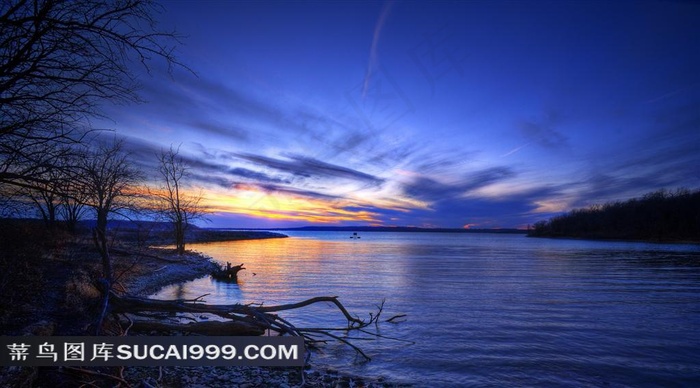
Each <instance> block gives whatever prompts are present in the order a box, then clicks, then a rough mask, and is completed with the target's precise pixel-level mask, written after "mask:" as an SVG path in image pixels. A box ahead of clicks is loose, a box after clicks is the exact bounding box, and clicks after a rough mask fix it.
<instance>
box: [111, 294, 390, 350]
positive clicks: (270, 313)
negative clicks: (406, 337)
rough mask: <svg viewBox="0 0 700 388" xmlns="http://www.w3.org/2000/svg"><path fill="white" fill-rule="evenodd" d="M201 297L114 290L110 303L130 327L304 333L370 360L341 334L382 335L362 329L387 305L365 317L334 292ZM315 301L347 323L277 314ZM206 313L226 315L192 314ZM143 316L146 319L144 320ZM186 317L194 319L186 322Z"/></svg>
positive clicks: (238, 333)
mask: <svg viewBox="0 0 700 388" xmlns="http://www.w3.org/2000/svg"><path fill="white" fill-rule="evenodd" d="M200 299H201V297H200V298H196V299H191V300H155V299H145V298H138V297H133V296H123V295H117V294H116V293H111V296H110V306H111V308H112V312H113V313H115V314H121V315H123V316H125V317H126V319H128V321H129V323H130V326H129V327H130V329H131V330H135V331H148V332H150V331H165V332H172V331H174V332H187V333H194V334H201V335H232V336H243V335H262V334H264V333H270V334H273V335H275V334H276V335H292V336H302V337H304V339H305V341H306V344H307V345H308V346H313V345H314V344H316V343H325V342H327V340H328V339H331V340H336V341H339V342H342V343H344V344H346V345H348V346H350V347H351V348H353V349H354V350H355V351H356V352H357V353H358V354H360V355H361V356H362V357H364V358H365V359H366V360H369V359H370V357H369V356H367V355H366V354H365V353H364V352H363V351H362V350H361V349H360V348H358V347H357V346H355V345H353V344H352V343H350V341H349V340H348V339H347V337H345V338H344V337H342V336H341V335H340V334H342V333H343V332H345V333H347V332H349V331H353V330H357V331H359V332H362V333H364V334H367V335H370V336H375V337H380V336H379V335H375V334H372V333H371V332H368V331H366V330H362V329H363V328H366V327H367V326H369V325H371V324H377V323H378V322H379V317H380V315H381V312H382V309H383V305H384V303H383V302H382V304H381V305H380V306H377V308H378V311H377V313H376V315H375V314H370V315H369V319H367V320H362V319H360V318H358V317H356V316H352V315H351V314H350V313H349V312H348V311H347V309H346V308H345V307H344V306H343V305H342V303H340V301H339V300H338V298H337V297H334V296H322V297H316V298H311V299H307V300H305V301H302V302H299V303H291V304H283V305H273V306H259V305H250V304H230V305H210V304H205V303H202V302H201V300H200ZM316 303H331V304H332V305H334V306H335V307H336V308H337V309H338V311H339V312H340V313H341V314H342V315H343V317H344V318H345V320H346V321H347V325H346V326H344V327H336V328H327V327H326V328H324V327H321V328H318V327H316V328H303V327H296V326H295V325H293V324H292V323H290V322H288V321H287V320H285V319H283V318H282V317H280V316H278V315H277V314H276V313H277V312H279V311H285V310H292V309H299V308H303V307H306V306H309V305H312V304H316ZM176 314H180V315H176ZM182 314H189V315H182ZM204 314H211V315H215V316H217V317H219V318H223V319H224V321H196V320H195V319H193V318H192V315H194V316H196V317H203V315H204ZM131 317H140V318H142V319H137V320H132V318H131ZM143 318H146V319H145V320H144V319H143ZM395 318H396V317H393V318H390V319H388V320H387V321H390V322H391V321H393V320H394V319H395ZM187 319H189V320H194V321H195V322H190V323H186V322H184V321H185V320H187ZM324 338H325V339H324Z"/></svg>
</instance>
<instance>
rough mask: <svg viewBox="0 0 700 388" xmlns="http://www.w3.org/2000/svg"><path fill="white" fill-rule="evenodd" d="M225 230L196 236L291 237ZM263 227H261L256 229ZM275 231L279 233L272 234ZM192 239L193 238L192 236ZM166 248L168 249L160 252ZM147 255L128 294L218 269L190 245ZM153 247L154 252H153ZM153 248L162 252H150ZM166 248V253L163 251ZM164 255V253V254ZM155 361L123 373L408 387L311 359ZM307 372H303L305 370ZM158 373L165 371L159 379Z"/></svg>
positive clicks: (142, 378) (172, 382)
mask: <svg viewBox="0 0 700 388" xmlns="http://www.w3.org/2000/svg"><path fill="white" fill-rule="evenodd" d="M223 233H227V232H223V231H221V232H220V233H217V235H216V236H214V237H215V238H216V239H215V240H211V238H212V236H211V235H209V236H206V237H208V238H210V240H207V241H196V243H208V242H223V241H239V240H252V239H266V238H281V237H282V236H283V237H287V236H284V235H281V236H280V235H279V234H275V233H270V234H269V235H265V236H257V235H256V236H255V237H252V238H243V236H240V235H239V236H235V238H233V239H224V238H223V237H224V234H223ZM257 233H261V232H256V234H257ZM270 235H276V236H270ZM190 243H194V241H190ZM160 250H165V252H158V251H160ZM148 251H149V254H148V256H144V257H146V258H147V259H148V260H146V261H144V262H143V263H142V265H143V268H142V269H143V271H142V272H141V273H139V274H137V275H136V276H133V278H131V279H129V280H128V281H127V282H125V286H126V287H127V289H128V290H129V293H130V294H133V295H134V296H139V297H148V296H150V295H153V294H154V293H156V292H158V291H159V290H160V289H162V288H164V287H167V286H169V285H173V284H177V283H181V282H186V281H189V280H194V279H197V278H201V277H204V276H207V275H209V274H210V273H211V271H212V269H215V268H216V266H217V264H216V263H215V261H214V258H212V257H209V256H206V255H204V254H202V253H199V252H196V251H191V250H188V251H186V253H185V254H184V255H182V256H177V255H176V254H175V253H174V252H172V251H170V250H167V249H164V248H156V247H149V248H148ZM154 251H155V252H154ZM150 253H159V254H158V255H155V254H153V255H151V254H150ZM163 253H164V254H163ZM161 256H162V257H161ZM154 368H155V367H127V368H125V378H128V379H129V381H133V382H134V383H141V382H146V383H150V384H151V385H154V386H158V385H161V386H191V385H196V386H198V387H220V386H222V385H224V386H238V387H248V388H252V387H260V386H278V387H288V388H289V387H301V386H304V387H366V388H380V387H381V388H386V387H409V386H410V385H408V384H405V383H403V384H401V383H393V382H389V381H386V380H384V379H383V378H381V377H380V378H372V377H364V376H356V375H350V374H345V373H341V372H338V371H336V370H333V369H331V368H328V367H324V366H322V365H315V364H313V360H312V362H311V363H309V364H307V365H306V366H305V367H304V368H303V369H300V368H299V367H287V368H283V367H244V366H230V367H163V368H162V371H158V370H157V368H155V369H154ZM302 372H303V377H302V375H301V373H302ZM154 376H161V378H160V381H157V380H156V379H155V377H154Z"/></svg>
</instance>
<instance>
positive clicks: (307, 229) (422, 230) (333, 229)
mask: <svg viewBox="0 0 700 388" xmlns="http://www.w3.org/2000/svg"><path fill="white" fill-rule="evenodd" d="M202 230H211V231H241V232H243V231H251V232H261V231H280V232H285V231H288V232H399V233H497V234H526V233H528V231H527V230H526V229H514V228H503V229H463V228H417V227H409V226H302V227H298V228H202Z"/></svg>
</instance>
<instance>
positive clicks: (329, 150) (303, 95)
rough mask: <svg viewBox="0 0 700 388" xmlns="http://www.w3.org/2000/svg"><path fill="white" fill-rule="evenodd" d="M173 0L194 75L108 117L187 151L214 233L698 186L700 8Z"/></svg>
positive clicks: (430, 215) (440, 215) (497, 216)
mask: <svg viewBox="0 0 700 388" xmlns="http://www.w3.org/2000/svg"><path fill="white" fill-rule="evenodd" d="M162 5H163V10H162V12H161V13H160V14H159V15H158V18H157V19H158V22H159V25H160V26H162V27H163V28H165V29H174V30H176V31H177V32H178V34H179V35H181V36H182V38H181V41H182V43H183V45H182V47H180V48H179V52H178V58H179V60H180V61H181V62H182V63H183V64H185V65H186V66H188V67H189V68H191V69H192V72H190V71H188V70H187V69H183V68H181V67H175V68H174V69H173V71H172V73H168V71H166V69H165V66H163V67H159V65H158V64H157V63H156V64H155V65H154V66H153V67H152V68H151V71H150V74H145V73H144V74H143V75H142V76H141V77H140V81H141V82H142V84H143V87H142V88H141V90H140V95H141V96H142V98H143V99H144V102H143V103H141V104H137V105H128V106H121V105H117V106H106V107H105V110H106V115H105V116H106V117H109V120H107V119H105V120H102V121H100V120H97V119H96V120H94V122H93V123H92V124H93V126H95V127H96V128H103V129H110V130H114V132H115V133H116V135H117V136H119V137H123V138H124V139H125V140H124V141H125V145H126V148H127V150H128V151H130V152H131V155H132V159H133V160H134V162H136V163H138V164H140V165H141V166H142V167H143V171H146V172H148V171H153V165H154V163H155V161H154V157H153V155H154V154H155V153H156V152H158V151H159V150H161V149H165V148H168V147H170V146H171V145H173V146H175V147H177V146H180V155H181V156H182V157H183V158H185V160H186V161H187V162H188V163H189V165H190V167H191V170H190V172H191V174H192V178H191V180H190V183H191V186H192V187H195V188H197V189H199V188H201V189H202V190H203V193H204V200H203V204H204V205H206V206H207V208H208V209H209V211H210V212H211V213H210V214H209V216H208V218H209V219H210V220H211V222H210V223H201V225H202V226H211V227H240V228H270V227H295V226H304V225H312V224H323V225H336V226H346V225H382V226H418V227H448V228H463V227H464V228H477V229H478V228H525V227H527V225H530V224H533V223H535V222H537V221H539V220H543V219H547V218H549V217H551V216H553V215H556V214H559V213H561V212H564V211H568V210H571V209H573V208H577V207H583V206H589V205H592V204H596V203H603V202H606V201H616V200H625V199H628V198H631V197H635V196H640V195H643V194H645V193H647V192H651V191H654V190H658V189H662V188H665V189H671V190H673V189H677V188H689V189H695V188H698V187H700V169H698V166H700V153H698V151H697V150H698V149H700V128H699V127H700V72H698V71H697V69H700V46H699V45H698V36H700V23H698V20H699V19H698V18H699V16H700V7H699V6H698V5H697V4H694V3H690V2H672V1H667V2H657V1H639V2H634V1H619V2H611V3H610V2H544V1H523V2H513V1H497V2H485V1H484V2H482V1H465V2H447V1H438V2H406V1H388V2H360V1H346V2H321V1H312V2H274V3H265V2H238V1H236V2H224V1H211V2H204V3H194V2H176V1H166V2H164V3H163V4H162ZM135 68H136V67H135ZM137 71H143V70H142V69H141V70H137ZM110 136H112V134H111V132H110ZM148 174H150V173H148ZM151 175H153V174H150V175H148V176H147V180H150V181H152V180H154V177H153V176H151Z"/></svg>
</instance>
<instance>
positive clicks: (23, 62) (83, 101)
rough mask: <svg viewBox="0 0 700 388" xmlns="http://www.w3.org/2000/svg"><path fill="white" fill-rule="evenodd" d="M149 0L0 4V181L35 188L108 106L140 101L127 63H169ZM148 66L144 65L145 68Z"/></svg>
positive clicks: (166, 41) (170, 37)
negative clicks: (67, 145)
mask: <svg viewBox="0 0 700 388" xmlns="http://www.w3.org/2000/svg"><path fill="white" fill-rule="evenodd" d="M157 10H158V8H157V6H156V5H155V4H154V3H153V2H152V1H151V0H71V1H56V0H3V1H0V184H12V185H16V186H33V185H34V183H36V182H42V181H43V178H42V174H43V173H44V172H46V171H47V170H50V169H52V168H53V167H54V166H53V161H55V160H56V159H57V158H58V157H60V156H61V152H62V151H65V148H62V147H56V145H57V144H71V143H75V142H80V141H82V140H83V137H84V134H85V132H86V130H85V129H83V128H87V126H88V125H89V119H90V118H92V117H96V116H100V115H101V114H100V109H99V108H100V104H101V103H103V102H105V101H112V102H129V101H137V100H138V98H137V95H136V93H135V90H136V86H137V79H136V75H135V74H134V73H133V72H132V68H130V66H129V64H130V63H132V62H134V61H136V62H140V63H142V64H144V66H147V63H148V62H149V61H150V60H151V59H154V58H161V59H164V60H165V62H167V64H168V66H170V65H172V64H177V62H176V61H175V59H174V56H173V48H174V44H176V43H177V41H176V39H174V38H176V37H175V35H174V34H173V33H168V32H159V31H158V29H157V25H156V23H155V20H154V19H153V17H152V15H153V14H154V13H155V12H156V11H157ZM147 68H148V67H147Z"/></svg>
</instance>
